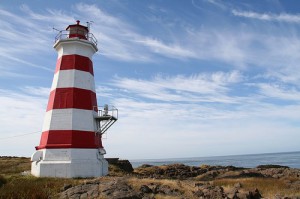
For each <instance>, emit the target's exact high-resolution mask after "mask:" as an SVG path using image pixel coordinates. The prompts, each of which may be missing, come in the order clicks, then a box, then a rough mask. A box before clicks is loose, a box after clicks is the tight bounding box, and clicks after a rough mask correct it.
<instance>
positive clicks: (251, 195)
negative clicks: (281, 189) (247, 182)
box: [246, 189, 262, 199]
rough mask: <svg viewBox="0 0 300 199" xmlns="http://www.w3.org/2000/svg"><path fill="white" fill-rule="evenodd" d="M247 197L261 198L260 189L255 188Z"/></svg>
mask: <svg viewBox="0 0 300 199" xmlns="http://www.w3.org/2000/svg"><path fill="white" fill-rule="evenodd" d="M246 197H247V199H261V198H262V196H261V194H260V193H259V191H258V189H255V190H254V191H249V194H247V195H246Z"/></svg>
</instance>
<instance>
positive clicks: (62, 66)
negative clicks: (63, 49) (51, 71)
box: [55, 55, 94, 75]
mask: <svg viewBox="0 0 300 199" xmlns="http://www.w3.org/2000/svg"><path fill="white" fill-rule="evenodd" d="M71 69H76V70H81V71H85V72H89V73H91V74H92V75H94V71H93V62H92V61H91V60H90V59H89V58H88V57H84V56H81V55H63V56H62V57H60V58H59V59H58V60H57V62H56V69H55V73H56V72H58V71H59V70H71Z"/></svg>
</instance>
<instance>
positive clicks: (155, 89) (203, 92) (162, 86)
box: [112, 71, 243, 103]
mask: <svg viewBox="0 0 300 199" xmlns="http://www.w3.org/2000/svg"><path fill="white" fill-rule="evenodd" d="M242 78H243V76H242V75H241V74H240V73H239V72H237V71H232V72H229V73H224V72H216V73H211V74H195V75H192V76H183V75H177V76H171V77H170V76H167V77H164V76H161V75H158V76H156V77H154V78H153V79H151V80H141V79H129V78H116V79H115V80H114V81H113V84H112V85H113V86H114V87H118V88H121V89H123V90H124V91H125V92H128V93H130V92H132V93H134V94H135V95H138V96H139V97H144V98H148V99H152V100H160V101H165V102H176V101H181V102H197V101H198V102H201V101H206V102H223V103H235V100H233V99H231V98H230V97H229V96H227V95H224V93H226V92H228V91H229V90H230V85H232V84H235V83H238V82H239V81H241V80H242Z"/></svg>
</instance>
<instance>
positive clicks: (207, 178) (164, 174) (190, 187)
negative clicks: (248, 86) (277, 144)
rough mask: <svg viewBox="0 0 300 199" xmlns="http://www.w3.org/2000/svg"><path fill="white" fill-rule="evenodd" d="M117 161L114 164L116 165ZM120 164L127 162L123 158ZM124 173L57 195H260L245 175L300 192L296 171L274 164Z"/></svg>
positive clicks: (256, 198)
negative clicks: (271, 180) (250, 186)
mask: <svg viewBox="0 0 300 199" xmlns="http://www.w3.org/2000/svg"><path fill="white" fill-rule="evenodd" d="M117 162H119V160H118V161H117ZM117 162H115V163H114V165H118V164H116V163H117ZM123 163H124V165H128V162H127V161H124V162H123ZM119 165H122V163H121V164H119ZM130 166H131V164H130ZM121 167H122V166H121ZM122 168H123V169H122V170H124V171H125V170H126V171H130V170H131V169H130V168H129V169H127V168H126V166H125V167H122ZM124 174H125V175H123V176H121V177H119V176H118V175H117V176H113V174H112V175H111V176H108V177H101V178H98V179H95V180H87V181H86V182H85V183H83V184H81V185H77V186H73V187H72V186H71V185H65V186H64V187H63V188H62V192H61V193H60V194H59V198H69V199H75V198H76V199H77V198H78V199H81V198H109V199H125V198H133V199H135V198H136V199H139V198H141V199H142V198H143V199H150V198H151V199H152V198H156V197H158V198H164V197H171V198H172V197H174V198H203V199H205V198H207V199H208V198H227V199H228V198H234V199H239V198H240V199H248V198H250V199H260V198H262V194H261V192H260V191H259V187H257V188H258V189H257V188H256V189H247V186H244V184H243V183H244V181H243V180H242V179H249V178H255V179H257V178H261V179H266V180H268V179H275V180H281V181H282V182H284V186H286V187H288V188H289V189H290V190H294V191H296V192H300V177H299V174H300V170H299V169H291V168H287V167H281V166H276V165H275V166H274V165H268V166H259V167H257V168H252V169H248V168H238V167H233V166H227V167H223V166H207V165H204V166H200V167H192V166H186V165H183V164H173V165H164V166H151V165H143V166H141V167H139V168H136V169H135V170H134V172H125V173H124ZM228 179H229V180H234V181H233V182H234V184H233V185H231V186H230V187H229V186H223V185H222V184H220V183H219V184H218V183H216V182H219V181H220V180H223V181H224V180H225V181H226V180H228ZM239 179H241V181H239ZM274 198H286V199H288V198H289V197H286V196H279V195H276V196H274ZM291 198H297V197H291Z"/></svg>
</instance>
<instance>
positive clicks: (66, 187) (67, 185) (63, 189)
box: [61, 184, 72, 191]
mask: <svg viewBox="0 0 300 199" xmlns="http://www.w3.org/2000/svg"><path fill="white" fill-rule="evenodd" d="M71 187H72V185H70V184H65V185H64V186H63V187H62V188H61V191H65V190H67V189H69V188H71Z"/></svg>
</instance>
